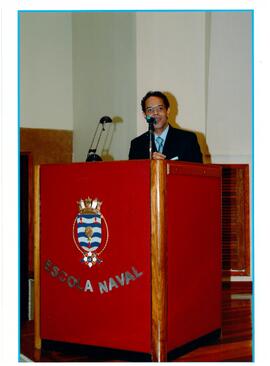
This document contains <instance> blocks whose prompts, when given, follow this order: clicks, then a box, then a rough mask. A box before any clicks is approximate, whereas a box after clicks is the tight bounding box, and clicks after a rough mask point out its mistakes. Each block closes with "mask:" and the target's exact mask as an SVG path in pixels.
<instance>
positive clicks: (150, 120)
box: [146, 116, 157, 125]
mask: <svg viewBox="0 0 270 366" xmlns="http://www.w3.org/2000/svg"><path fill="white" fill-rule="evenodd" d="M146 122H147V123H152V124H153V125H155V124H157V120H156V119H155V118H154V117H151V116H146Z"/></svg>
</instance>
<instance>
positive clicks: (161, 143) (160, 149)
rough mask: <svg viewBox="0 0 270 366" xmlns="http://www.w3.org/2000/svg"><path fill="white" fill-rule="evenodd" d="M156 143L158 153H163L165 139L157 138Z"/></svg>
mask: <svg viewBox="0 0 270 366" xmlns="http://www.w3.org/2000/svg"><path fill="white" fill-rule="evenodd" d="M156 143H157V151H158V152H160V153H161V152H162V149H163V138H162V137H160V136H158V137H157V138H156Z"/></svg>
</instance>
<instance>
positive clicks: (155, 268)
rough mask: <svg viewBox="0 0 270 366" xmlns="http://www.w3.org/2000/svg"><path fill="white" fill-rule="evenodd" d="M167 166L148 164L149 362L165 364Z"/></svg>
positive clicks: (156, 162) (154, 162) (159, 161)
mask: <svg viewBox="0 0 270 366" xmlns="http://www.w3.org/2000/svg"><path fill="white" fill-rule="evenodd" d="M165 195H166V163H165V162H164V161H162V160H152V161H151V276H152V278H151V285H152V317H151V318H152V319H151V320H152V324H151V329H152V361H158V362H164V361H166V360H167V247H166V219H165Z"/></svg>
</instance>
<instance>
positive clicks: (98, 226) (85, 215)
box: [73, 197, 109, 267]
mask: <svg viewBox="0 0 270 366" xmlns="http://www.w3.org/2000/svg"><path fill="white" fill-rule="evenodd" d="M101 204H102V202H101V201H99V200H98V199H97V198H95V199H91V198H90V197H88V198H86V199H84V200H83V199H80V201H79V202H78V208H79V212H78V214H77V216H76V218H75V220H74V224H73V240H74V243H75V244H76V247H77V249H78V250H79V251H80V252H81V253H82V254H83V258H82V259H81V261H82V262H83V263H84V264H86V265H87V266H88V267H92V266H94V265H96V264H100V263H102V259H101V257H100V255H101V253H102V252H103V251H104V250H105V249H106V247H107V243H108V238H109V235H108V234H109V232H108V225H107V222H106V220H105V217H104V216H103V215H102V213H101V211H100V207H101ZM103 232H104V233H103ZM103 234H105V235H103ZM103 236H105V240H103Z"/></svg>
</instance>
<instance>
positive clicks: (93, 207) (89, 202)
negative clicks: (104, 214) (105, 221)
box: [77, 197, 102, 214]
mask: <svg viewBox="0 0 270 366" xmlns="http://www.w3.org/2000/svg"><path fill="white" fill-rule="evenodd" d="M77 203H78V207H79V210H80V213H84V214H91V213H100V207H101V205H102V202H101V201H99V200H98V198H95V199H91V198H90V197H88V198H86V199H84V200H83V199H82V198H81V199H80V201H79V202H77Z"/></svg>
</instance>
